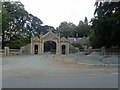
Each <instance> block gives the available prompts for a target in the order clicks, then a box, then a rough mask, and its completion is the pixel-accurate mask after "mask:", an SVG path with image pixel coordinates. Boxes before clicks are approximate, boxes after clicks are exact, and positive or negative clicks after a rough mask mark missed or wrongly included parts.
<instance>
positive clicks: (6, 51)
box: [4, 47, 9, 56]
mask: <svg viewBox="0 0 120 90" xmlns="http://www.w3.org/2000/svg"><path fill="white" fill-rule="evenodd" d="M4 55H5V56H8V55H9V47H4Z"/></svg>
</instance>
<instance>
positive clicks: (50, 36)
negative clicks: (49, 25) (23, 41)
mask: <svg viewBox="0 0 120 90" xmlns="http://www.w3.org/2000/svg"><path fill="white" fill-rule="evenodd" d="M49 41H52V42H55V43H56V45H55V46H56V48H55V49H56V50H55V53H56V54H62V53H63V50H62V48H61V47H62V45H65V48H63V49H64V54H69V44H70V43H69V41H68V40H67V39H66V38H65V37H62V38H60V35H57V34H54V33H53V32H52V31H51V30H49V32H48V33H46V34H45V35H42V34H41V35H40V37H39V38H38V37H34V38H31V43H30V44H29V45H27V46H26V48H29V47H31V48H30V49H29V50H30V53H31V54H35V53H37V54H45V50H44V47H45V45H44V43H45V42H49ZM34 45H38V47H37V46H36V49H34ZM37 49H38V52H37V51H35V50H37ZM29 50H28V52H29Z"/></svg>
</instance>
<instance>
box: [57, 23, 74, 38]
mask: <svg viewBox="0 0 120 90" xmlns="http://www.w3.org/2000/svg"><path fill="white" fill-rule="evenodd" d="M75 29H76V26H75V25H74V24H73V23H71V22H69V23H67V22H61V24H60V26H59V27H58V28H57V30H58V31H59V32H60V34H61V36H62V37H63V36H64V37H66V38H67V37H68V36H70V37H74V36H75Z"/></svg>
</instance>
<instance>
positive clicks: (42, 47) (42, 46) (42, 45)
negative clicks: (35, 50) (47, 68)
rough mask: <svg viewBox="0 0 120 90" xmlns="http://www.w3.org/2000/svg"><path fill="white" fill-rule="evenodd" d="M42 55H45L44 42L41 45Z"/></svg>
mask: <svg viewBox="0 0 120 90" xmlns="http://www.w3.org/2000/svg"><path fill="white" fill-rule="evenodd" d="M41 54H44V42H42V43H41Z"/></svg>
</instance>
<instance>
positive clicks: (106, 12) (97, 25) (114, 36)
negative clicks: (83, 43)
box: [91, 2, 120, 48]
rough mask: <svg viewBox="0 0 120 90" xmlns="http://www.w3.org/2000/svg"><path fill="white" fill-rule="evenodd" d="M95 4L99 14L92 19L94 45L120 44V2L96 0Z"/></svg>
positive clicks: (96, 11) (97, 46)
mask: <svg viewBox="0 0 120 90" xmlns="http://www.w3.org/2000/svg"><path fill="white" fill-rule="evenodd" d="M95 5H96V10H95V14H96V15H97V16H96V17H95V18H94V19H92V28H93V29H94V31H93V32H94V34H93V36H91V43H92V46H94V47H96V48H99V47H102V46H105V47H107V48H110V47H112V46H120V2H96V3H95Z"/></svg>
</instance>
